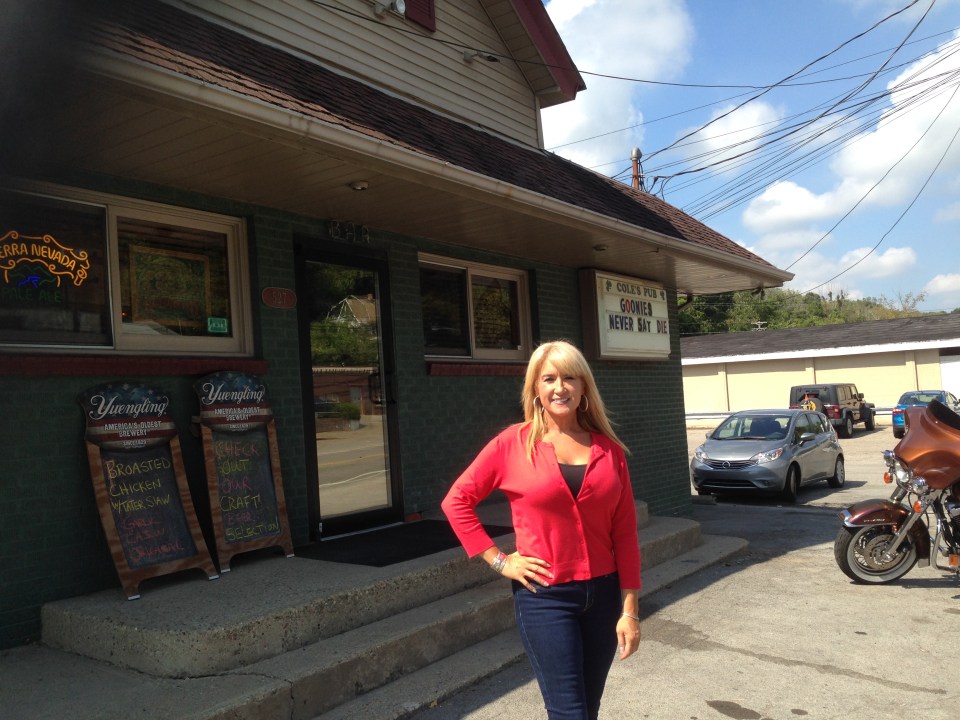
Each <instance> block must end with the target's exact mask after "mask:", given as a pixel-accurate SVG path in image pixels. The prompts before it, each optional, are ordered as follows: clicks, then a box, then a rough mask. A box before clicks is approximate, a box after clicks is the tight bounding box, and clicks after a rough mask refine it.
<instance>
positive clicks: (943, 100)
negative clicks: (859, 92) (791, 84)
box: [743, 36, 960, 232]
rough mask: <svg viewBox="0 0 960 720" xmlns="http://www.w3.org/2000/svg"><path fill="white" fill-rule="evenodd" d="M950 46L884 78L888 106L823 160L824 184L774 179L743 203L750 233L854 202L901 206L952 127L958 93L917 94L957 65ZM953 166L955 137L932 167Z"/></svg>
mask: <svg viewBox="0 0 960 720" xmlns="http://www.w3.org/2000/svg"><path fill="white" fill-rule="evenodd" d="M958 44H960V40H958V39H957V37H956V36H955V37H954V38H953V39H951V40H950V41H949V42H947V43H944V44H943V45H942V46H941V47H940V48H939V50H938V52H937V53H935V54H933V55H931V56H930V57H928V58H926V59H924V60H922V61H919V62H917V63H914V64H913V65H911V66H910V67H909V68H907V69H906V70H904V71H903V72H902V73H900V75H898V76H897V77H896V78H895V79H894V80H892V81H890V83H888V85H887V87H888V89H890V90H892V94H891V96H890V100H891V104H890V106H889V107H888V108H887V109H886V110H885V112H884V115H883V117H882V119H881V120H880V122H879V123H878V124H877V125H876V127H874V128H872V129H871V130H870V131H868V132H865V133H862V134H861V135H859V136H858V137H857V138H855V139H854V140H852V141H851V142H849V143H848V144H847V145H846V146H845V147H844V148H843V149H842V150H841V151H840V152H838V153H837V154H836V156H835V157H834V159H833V161H832V163H831V165H830V170H831V171H832V173H833V175H834V183H833V187H832V188H831V189H828V190H826V191H824V192H820V193H816V192H814V191H812V190H809V189H807V188H804V187H802V186H800V185H798V184H795V183H776V184H774V185H772V186H771V187H769V188H768V189H767V190H766V191H765V192H764V193H762V194H761V195H760V196H758V197H757V198H755V199H754V200H753V201H751V202H750V204H749V205H748V207H747V208H746V210H745V211H744V213H743V221H744V223H745V224H746V225H747V226H748V227H749V228H750V229H752V230H754V231H755V232H773V231H777V230H785V229H789V228H797V227H803V226H805V225H808V224H809V223H811V222H815V221H820V220H824V219H826V218H836V219H839V218H840V217H841V216H842V215H843V214H844V213H846V212H848V211H850V210H851V209H852V208H853V207H854V206H855V205H856V204H857V203H858V202H860V201H862V202H861V204H860V206H859V207H858V208H857V211H864V210H865V209H867V208H869V207H871V206H874V207H876V206H894V205H895V206H903V205H905V204H906V203H907V202H909V201H910V200H911V199H913V197H914V195H915V194H916V192H917V190H918V189H919V188H920V187H921V185H922V184H923V183H924V182H925V181H926V180H927V178H928V177H929V175H930V173H931V172H932V171H933V170H934V168H935V167H936V166H937V163H938V162H939V161H940V159H941V157H942V156H943V155H944V152H945V151H946V149H947V146H948V144H949V142H950V140H951V138H952V137H953V132H952V130H953V129H954V128H956V127H957V126H958V125H960V95H958V96H953V95H951V94H950V91H949V90H950V89H949V88H948V89H947V90H946V91H945V90H940V91H939V92H933V91H931V92H930V93H929V94H928V95H927V96H926V97H925V98H924V99H923V100H920V99H919V94H920V93H922V92H924V91H926V90H930V89H931V88H932V86H933V83H932V82H931V79H932V78H934V76H937V75H940V74H943V73H950V72H956V71H957V70H958V69H960V53H958V52H957V49H958ZM941 80H942V78H941ZM894 88H904V89H897V90H893V89H894ZM906 88H909V89H906ZM944 108H945V109H944ZM941 111H943V112H942V114H941V115H940V117H939V118H938V117H937V115H938V114H939V113H941ZM957 169H960V142H958V143H955V144H954V146H953V147H952V148H951V149H950V151H949V153H948V154H947V156H946V157H945V158H944V161H943V163H942V165H941V166H940V168H939V170H938V172H939V173H941V177H942V176H943V174H946V173H949V172H950V171H953V170H957ZM888 173H889V174H888ZM885 176H886V177H885ZM881 180H882V182H881ZM878 183H879V184H878ZM931 192H932V190H931Z"/></svg>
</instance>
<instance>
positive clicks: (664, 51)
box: [542, 0, 693, 174]
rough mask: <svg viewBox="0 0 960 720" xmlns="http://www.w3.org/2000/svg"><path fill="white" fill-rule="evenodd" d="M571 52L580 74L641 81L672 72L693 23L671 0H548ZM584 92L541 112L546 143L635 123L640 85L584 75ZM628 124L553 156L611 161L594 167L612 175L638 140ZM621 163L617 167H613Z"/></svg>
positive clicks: (684, 57)
mask: <svg viewBox="0 0 960 720" xmlns="http://www.w3.org/2000/svg"><path fill="white" fill-rule="evenodd" d="M546 8H547V12H548V13H549V14H550V18H551V20H552V21H553V23H554V24H555V25H556V26H557V30H558V31H559V33H560V36H561V37H562V38H563V42H564V45H566V47H567V50H568V51H569V53H570V56H571V57H572V58H573V60H574V62H575V63H576V65H577V67H578V68H579V69H580V71H581V72H584V73H602V74H604V75H615V76H620V77H628V78H640V79H646V80H666V79H670V78H673V77H677V76H678V74H679V73H680V72H681V71H682V69H683V67H684V66H685V65H686V63H687V62H688V61H689V56H690V47H691V44H692V42H693V26H692V24H691V21H690V18H689V16H688V15H687V12H686V8H685V6H684V5H683V4H682V3H678V2H676V0H645V2H644V3H643V4H642V6H641V4H640V3H638V2H636V0H592V1H591V2H584V1H583V0H551V1H550V2H549V3H548V4H547V6H546ZM584 80H585V82H586V84H587V89H586V90H585V91H583V92H581V93H580V94H579V95H578V96H577V99H576V100H575V101H574V102H568V103H562V104H561V105H559V106H556V107H552V108H547V109H546V110H544V111H543V113H542V119H543V134H544V144H545V145H546V147H547V148H552V147H557V146H559V145H564V144H565V143H568V142H571V141H576V140H582V139H585V138H588V137H592V136H595V135H597V134H598V128H602V129H603V131H606V132H609V131H612V130H619V129H621V128H630V127H632V126H635V125H637V124H639V123H640V122H642V120H643V113H642V112H641V111H640V110H639V109H638V107H637V105H636V103H635V100H636V94H637V92H638V89H639V88H640V86H639V85H638V84H636V83H631V82H627V81H624V80H613V79H608V78H602V77H597V76H596V75H590V74H585V75H584ZM642 139H643V131H642V129H641V128H633V129H632V130H630V131H628V132H616V133H613V134H611V135H609V136H607V137H605V138H600V139H598V140H595V141H593V142H590V143H582V144H576V145H568V146H567V147H561V148H558V149H557V153H558V154H560V155H563V156H564V157H567V158H570V159H571V160H574V161H575V162H578V163H580V164H581V165H584V166H586V167H596V166H598V165H601V164H603V163H608V162H611V161H614V165H611V166H605V167H600V168H598V170H600V171H601V172H606V173H608V174H615V173H617V172H619V171H620V170H622V169H625V168H628V167H629V165H630V149H631V148H632V147H634V146H637V147H640V146H642V145H643V143H642ZM616 163H620V164H621V165H622V167H617V166H616Z"/></svg>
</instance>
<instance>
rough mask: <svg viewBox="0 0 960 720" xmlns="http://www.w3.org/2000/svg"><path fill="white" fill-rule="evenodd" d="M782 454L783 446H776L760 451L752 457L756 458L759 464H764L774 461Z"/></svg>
mask: <svg viewBox="0 0 960 720" xmlns="http://www.w3.org/2000/svg"><path fill="white" fill-rule="evenodd" d="M781 455H783V448H782V447H779V448H776V449H775V450H767V451H766V452H759V453H757V454H756V455H754V456H753V457H752V458H750V459H751V460H755V461H756V463H757V465H763V463H768V462H773V461H774V460H776V459H777V458H778V457H780V456H781Z"/></svg>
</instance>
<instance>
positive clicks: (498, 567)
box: [490, 552, 507, 575]
mask: <svg viewBox="0 0 960 720" xmlns="http://www.w3.org/2000/svg"><path fill="white" fill-rule="evenodd" d="M506 564H507V556H506V555H504V554H503V553H502V552H498V553H497V556H496V557H495V558H494V559H493V562H492V563H490V567H491V568H493V571H494V572H496V573H500V574H501V575H502V574H503V566H504V565H506Z"/></svg>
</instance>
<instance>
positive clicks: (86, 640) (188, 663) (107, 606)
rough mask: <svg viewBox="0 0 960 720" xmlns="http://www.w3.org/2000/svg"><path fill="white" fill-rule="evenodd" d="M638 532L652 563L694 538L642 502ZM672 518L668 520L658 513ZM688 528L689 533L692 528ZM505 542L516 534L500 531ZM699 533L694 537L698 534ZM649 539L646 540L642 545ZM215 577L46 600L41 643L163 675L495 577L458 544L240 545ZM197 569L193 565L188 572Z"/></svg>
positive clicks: (327, 633) (219, 668) (487, 511)
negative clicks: (393, 549) (329, 556)
mask: <svg viewBox="0 0 960 720" xmlns="http://www.w3.org/2000/svg"><path fill="white" fill-rule="evenodd" d="M480 512H481V517H482V519H483V521H484V522H485V523H486V524H488V525H499V526H506V527H509V526H511V525H512V518H511V517H510V510H509V506H508V505H507V504H506V503H499V504H491V505H489V506H486V507H483V508H482V509H481V510H480ZM637 518H638V524H639V525H640V526H641V544H642V545H643V546H644V552H645V554H646V555H647V556H646V557H645V558H644V562H645V565H646V566H652V565H653V564H655V563H656V562H658V561H659V559H660V558H662V557H664V556H669V554H670V552H673V554H676V553H677V552H680V551H681V550H682V549H683V548H684V547H686V546H687V544H689V543H691V542H694V539H693V536H692V534H689V536H687V534H685V535H684V537H682V538H680V539H678V541H677V542H678V544H677V547H676V548H672V545H673V542H672V541H671V540H670V539H669V535H670V533H671V532H676V533H677V534H678V535H679V534H680V533H679V530H672V529H670V528H674V527H676V525H677V523H686V524H688V525H690V524H692V525H694V526H696V523H691V521H689V520H680V519H678V518H672V519H665V518H653V519H651V517H650V514H649V511H648V508H647V504H646V503H645V502H643V501H638V502H637ZM665 521H668V522H667V524H666V525H664V522H665ZM687 533H692V530H691V529H688V530H687ZM497 543H498V545H499V546H500V547H501V548H502V549H503V550H505V551H507V552H511V551H512V550H513V549H514V548H515V544H514V543H515V540H514V536H513V535H512V534H510V535H503V536H500V537H498V538H497ZM694 544H695V543H694ZM648 547H649V549H648ZM232 565H233V570H232V571H231V572H229V573H225V574H223V575H221V576H220V578H219V579H217V580H213V581H206V580H200V579H198V578H199V577H200V574H199V573H198V572H196V571H188V572H185V573H180V574H179V575H177V576H168V577H160V578H154V579H151V580H149V581H147V583H149V585H148V589H147V590H145V591H144V592H143V593H142V596H141V598H140V599H139V600H135V601H127V600H124V599H122V597H123V596H122V593H121V592H120V591H119V590H107V591H103V592H99V593H94V594H91V595H86V596H82V597H75V598H69V599H66V600H60V601H56V602H51V603H48V604H46V605H45V606H44V607H43V608H42V611H41V620H42V628H43V629H42V641H43V643H44V644H45V645H48V646H50V647H53V648H57V649H60V650H64V651H67V652H73V653H77V654H78V655H85V656H87V657H91V658H94V659H97V660H103V661H105V662H109V663H112V664H114V665H118V666H120V667H124V668H130V669H133V670H139V671H140V672H145V673H149V674H151V675H158V676H161V677H171V678H180V677H194V676H198V675H209V674H211V673H217V672H225V671H229V670H233V669H237V668H241V667H244V666H247V665H250V664H252V663H256V662H259V661H261V660H265V659H268V658H271V657H276V656H279V655H281V654H283V653H286V652H289V651H291V650H295V649H297V648H300V647H305V646H308V645H311V644H313V643H316V642H319V641H320V640H323V639H324V638H328V637H333V636H335V635H338V634H340V633H344V632H347V631H349V630H352V629H354V628H358V627H363V626H365V625H369V624H370V623H374V622H376V621H378V620H380V619H382V618H386V617H390V616H392V615H396V614H398V613H402V612H404V611H406V610H409V609H411V608H414V607H418V606H420V605H423V604H426V603H429V602H432V601H434V600H437V599H440V598H443V597H448V596H450V595H453V594H456V593H458V592H460V591H462V590H467V589H469V588H472V587H477V586H479V585H482V584H484V583H487V582H489V581H490V570H489V568H487V567H486V566H485V565H484V564H483V563H481V562H474V561H471V560H470V559H468V558H467V557H466V556H465V554H464V553H463V550H461V549H460V548H453V549H450V550H445V551H443V552H440V553H436V554H434V555H430V556H427V557H422V558H417V559H416V560H411V561H408V562H404V563H398V564H395V565H390V566H388V567H385V568H374V567H365V566H357V565H346V564H338V563H330V562H323V561H318V560H310V559H306V558H297V557H294V558H275V557H272V556H271V554H270V553H269V552H268V551H263V552H260V553H258V554H256V555H253V556H247V555H241V556H238V557H237V558H236V559H235V560H234V562H233V563H232ZM191 572H192V574H191Z"/></svg>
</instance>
